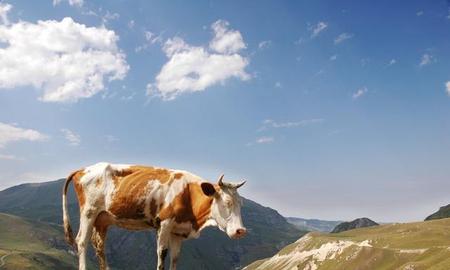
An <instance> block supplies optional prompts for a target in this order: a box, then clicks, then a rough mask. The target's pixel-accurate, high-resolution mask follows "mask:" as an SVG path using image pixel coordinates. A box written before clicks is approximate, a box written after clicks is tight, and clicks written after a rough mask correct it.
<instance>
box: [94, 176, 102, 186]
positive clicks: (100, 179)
mask: <svg viewBox="0 0 450 270" xmlns="http://www.w3.org/2000/svg"><path fill="white" fill-rule="evenodd" d="M102 183H103V180H102V177H97V179H95V187H99V186H100V185H101V184H102Z"/></svg>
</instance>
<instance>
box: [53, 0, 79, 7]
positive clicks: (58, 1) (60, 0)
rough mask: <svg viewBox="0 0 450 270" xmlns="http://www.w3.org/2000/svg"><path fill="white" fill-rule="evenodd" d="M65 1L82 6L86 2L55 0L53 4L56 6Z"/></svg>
mask: <svg viewBox="0 0 450 270" xmlns="http://www.w3.org/2000/svg"><path fill="white" fill-rule="evenodd" d="M63 1H67V2H68V3H69V5H71V6H78V7H82V6H83V4H84V1H83V0H53V5H54V6H56V5H59V4H60V3H61V2H63Z"/></svg>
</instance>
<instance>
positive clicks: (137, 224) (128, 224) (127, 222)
mask: <svg viewBox="0 0 450 270" xmlns="http://www.w3.org/2000/svg"><path fill="white" fill-rule="evenodd" d="M114 225H116V226H118V227H120V228H123V229H127V230H133V231H140V230H148V229H152V228H155V226H154V224H153V223H152V222H151V221H148V220H144V219H142V220H135V219H115V221H114Z"/></svg>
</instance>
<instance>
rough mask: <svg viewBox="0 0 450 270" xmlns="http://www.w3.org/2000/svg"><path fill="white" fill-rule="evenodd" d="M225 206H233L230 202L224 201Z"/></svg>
mask: <svg viewBox="0 0 450 270" xmlns="http://www.w3.org/2000/svg"><path fill="white" fill-rule="evenodd" d="M225 204H226V205H227V207H232V206H233V202H232V201H226V202H225Z"/></svg>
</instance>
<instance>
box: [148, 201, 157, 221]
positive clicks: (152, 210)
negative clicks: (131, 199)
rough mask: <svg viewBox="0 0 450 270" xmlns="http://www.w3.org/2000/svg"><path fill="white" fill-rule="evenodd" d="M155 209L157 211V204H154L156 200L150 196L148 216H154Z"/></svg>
mask: <svg viewBox="0 0 450 270" xmlns="http://www.w3.org/2000/svg"><path fill="white" fill-rule="evenodd" d="M156 211H158V205H157V204H156V200H155V199H153V198H152V200H151V202H150V216H152V217H156Z"/></svg>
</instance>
